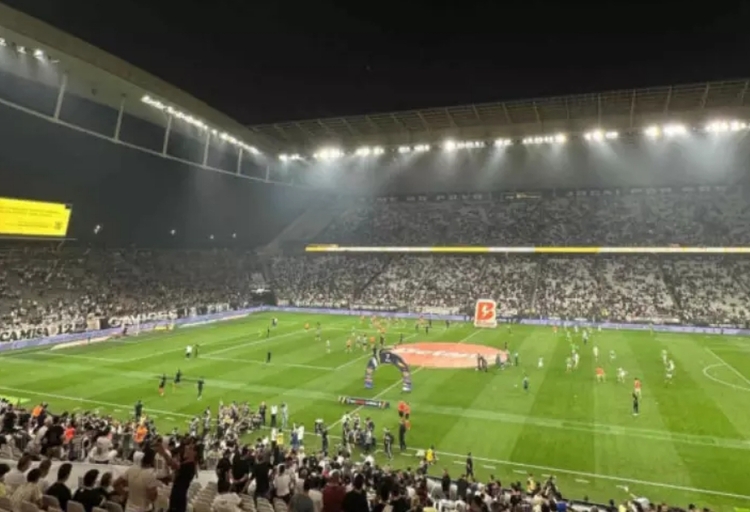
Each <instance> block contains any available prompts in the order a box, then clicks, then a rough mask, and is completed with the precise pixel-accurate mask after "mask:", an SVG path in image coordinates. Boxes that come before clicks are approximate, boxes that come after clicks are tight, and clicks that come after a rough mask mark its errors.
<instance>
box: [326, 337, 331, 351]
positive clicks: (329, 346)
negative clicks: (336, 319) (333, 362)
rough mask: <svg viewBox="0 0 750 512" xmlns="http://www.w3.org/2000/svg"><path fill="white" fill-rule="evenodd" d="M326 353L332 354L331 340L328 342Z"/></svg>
mask: <svg viewBox="0 0 750 512" xmlns="http://www.w3.org/2000/svg"><path fill="white" fill-rule="evenodd" d="M326 353H328V354H330V353H331V340H326Z"/></svg>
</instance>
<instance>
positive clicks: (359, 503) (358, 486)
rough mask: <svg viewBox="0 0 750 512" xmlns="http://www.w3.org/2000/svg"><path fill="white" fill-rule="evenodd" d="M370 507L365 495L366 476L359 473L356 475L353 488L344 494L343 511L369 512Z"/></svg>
mask: <svg viewBox="0 0 750 512" xmlns="http://www.w3.org/2000/svg"><path fill="white" fill-rule="evenodd" d="M369 509H370V507H369V504H368V503H367V496H366V495H365V477H364V476H362V475H361V474H357V475H356V476H355V477H354V482H353V488H352V490H351V491H349V492H347V493H346V495H345V496H344V501H343V503H342V504H341V510H343V512H368V511H369Z"/></svg>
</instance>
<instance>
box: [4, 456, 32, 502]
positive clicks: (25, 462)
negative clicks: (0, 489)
mask: <svg viewBox="0 0 750 512" xmlns="http://www.w3.org/2000/svg"><path fill="white" fill-rule="evenodd" d="M30 467H31V457H29V456H28V455H24V456H22V457H21V458H20V459H18V464H16V467H15V468H13V469H11V470H10V471H8V473H7V474H6V475H5V478H4V479H3V482H4V483H5V489H6V491H7V493H8V495H9V496H10V495H11V494H13V491H15V490H16V489H17V488H18V487H20V486H21V485H23V484H25V483H26V472H27V471H28V470H29V468H30Z"/></svg>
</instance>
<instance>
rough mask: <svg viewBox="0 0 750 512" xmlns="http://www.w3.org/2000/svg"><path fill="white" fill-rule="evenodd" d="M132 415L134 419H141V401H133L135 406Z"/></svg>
mask: <svg viewBox="0 0 750 512" xmlns="http://www.w3.org/2000/svg"><path fill="white" fill-rule="evenodd" d="M133 415H134V416H135V421H141V416H142V415H143V402H141V401H140V400H138V401H137V402H136V403H135V407H133Z"/></svg>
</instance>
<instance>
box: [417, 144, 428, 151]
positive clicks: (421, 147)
mask: <svg viewBox="0 0 750 512" xmlns="http://www.w3.org/2000/svg"><path fill="white" fill-rule="evenodd" d="M429 150H430V145H429V144H418V145H416V146H414V151H417V152H419V153H424V152H425V151H429Z"/></svg>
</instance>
